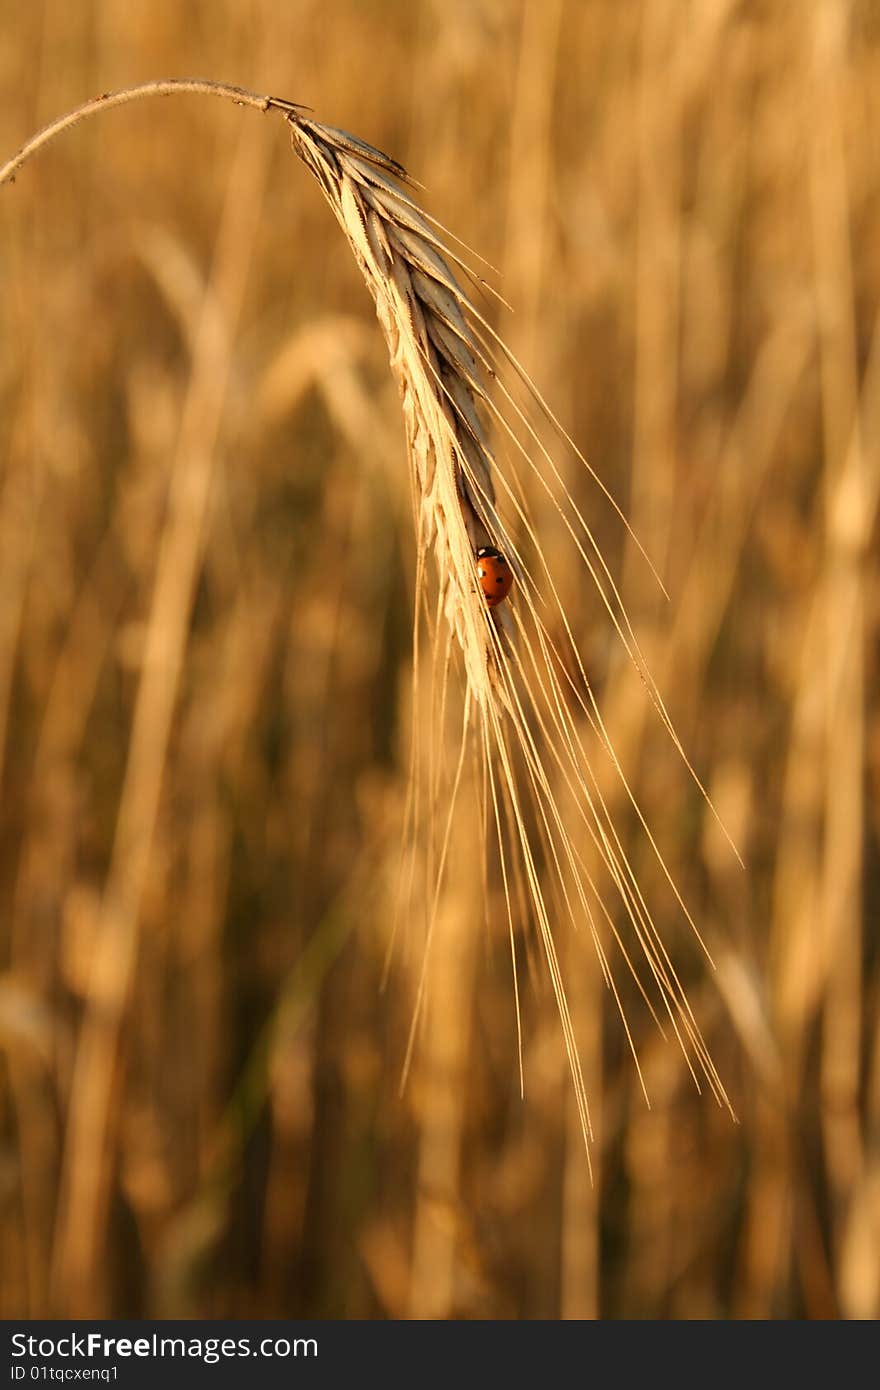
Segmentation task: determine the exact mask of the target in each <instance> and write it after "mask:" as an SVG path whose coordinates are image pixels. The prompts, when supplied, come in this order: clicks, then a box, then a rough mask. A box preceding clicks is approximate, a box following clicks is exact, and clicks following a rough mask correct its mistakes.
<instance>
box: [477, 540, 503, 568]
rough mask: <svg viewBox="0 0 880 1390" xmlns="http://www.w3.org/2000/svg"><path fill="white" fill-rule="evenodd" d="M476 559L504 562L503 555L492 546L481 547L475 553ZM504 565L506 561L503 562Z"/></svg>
mask: <svg viewBox="0 0 880 1390" xmlns="http://www.w3.org/2000/svg"><path fill="white" fill-rule="evenodd" d="M477 559H478V560H488V559H492V560H504V555H503V553H502V552H501V551H500V550H498V549H496V547H495V546H494V545H481V546H480V548H479V550H478V551H477ZM506 563H507V561H506V560H505V564H506Z"/></svg>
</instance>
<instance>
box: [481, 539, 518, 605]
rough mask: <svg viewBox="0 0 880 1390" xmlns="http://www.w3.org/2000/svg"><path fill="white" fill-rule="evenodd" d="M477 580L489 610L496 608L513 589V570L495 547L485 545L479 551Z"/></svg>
mask: <svg viewBox="0 0 880 1390" xmlns="http://www.w3.org/2000/svg"><path fill="white" fill-rule="evenodd" d="M477 578H478V579H479V581H480V588H481V589H482V590H483V595H484V597H485V599H486V607H487V608H494V607H495V606H496V605H497V604H499V603H501V601H502V600H503V599H506V598H507V595H508V594H509V593H510V590H511V588H512V587H513V570H512V569H511V568H510V565H509V564H508V563H507V561H506V560H505V558H504V556H503V555H502V553H501V551H500V550H496V549H495V547H494V545H484V546H483V547H482V548H481V549H480V550H478V551H477Z"/></svg>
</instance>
